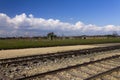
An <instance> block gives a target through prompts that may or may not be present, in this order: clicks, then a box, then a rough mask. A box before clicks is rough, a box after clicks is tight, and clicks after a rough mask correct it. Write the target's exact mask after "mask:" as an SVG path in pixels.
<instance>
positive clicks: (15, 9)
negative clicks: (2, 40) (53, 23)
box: [0, 0, 120, 32]
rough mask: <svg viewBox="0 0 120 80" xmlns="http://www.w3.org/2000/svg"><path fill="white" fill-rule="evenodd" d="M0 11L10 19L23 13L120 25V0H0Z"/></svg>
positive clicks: (68, 21)
mask: <svg viewBox="0 0 120 80" xmlns="http://www.w3.org/2000/svg"><path fill="white" fill-rule="evenodd" d="M0 13H3V14H6V15H7V16H8V17H10V18H11V19H12V18H14V17H15V16H16V15H22V14H23V13H25V15H26V16H28V15H29V14H32V15H33V16H34V18H43V19H45V20H48V19H53V20H56V19H57V20H60V22H63V23H69V24H73V25H75V24H76V23H77V22H79V21H80V22H83V23H84V24H85V25H89V24H92V25H96V26H100V27H104V26H107V25H112V26H115V28H116V26H117V27H118V26H119V25H120V22H119V21H120V0H0ZM43 32H44V31H43Z"/></svg>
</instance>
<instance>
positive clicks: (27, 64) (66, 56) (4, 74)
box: [0, 45, 120, 80]
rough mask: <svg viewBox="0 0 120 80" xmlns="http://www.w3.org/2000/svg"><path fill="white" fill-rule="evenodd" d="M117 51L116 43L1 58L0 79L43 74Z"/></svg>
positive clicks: (119, 47)
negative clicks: (113, 44)
mask: <svg viewBox="0 0 120 80" xmlns="http://www.w3.org/2000/svg"><path fill="white" fill-rule="evenodd" d="M117 50H118V51H117ZM110 51H111V52H110ZM119 51H120V45H117V46H109V47H100V48H92V49H83V50H77V51H67V52H60V53H52V54H45V55H35V56H27V57H18V58H10V59H1V60H0V72H1V74H0V80H16V79H22V78H26V77H29V76H32V75H36V74H44V73H46V72H50V71H55V70H59V69H63V68H66V67H69V66H74V65H77V64H84V63H86V62H91V61H97V60H101V59H104V58H106V57H111V56H115V55H118V52H119ZM114 52H116V53H114ZM101 55H102V56H101ZM52 80H53V79H52ZM67 80H68V79H67Z"/></svg>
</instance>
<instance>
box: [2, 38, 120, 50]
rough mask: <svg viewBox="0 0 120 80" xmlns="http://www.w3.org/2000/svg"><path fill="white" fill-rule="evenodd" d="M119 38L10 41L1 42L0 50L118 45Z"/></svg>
mask: <svg viewBox="0 0 120 80" xmlns="http://www.w3.org/2000/svg"><path fill="white" fill-rule="evenodd" d="M118 42H120V39H119V38H111V39H65V40H53V41H50V40H29V39H26V40H25V39H21V40H16V39H8V40H0V49H19V48H34V47H50V46H66V45H80V44H98V43H99V44H101V43H118Z"/></svg>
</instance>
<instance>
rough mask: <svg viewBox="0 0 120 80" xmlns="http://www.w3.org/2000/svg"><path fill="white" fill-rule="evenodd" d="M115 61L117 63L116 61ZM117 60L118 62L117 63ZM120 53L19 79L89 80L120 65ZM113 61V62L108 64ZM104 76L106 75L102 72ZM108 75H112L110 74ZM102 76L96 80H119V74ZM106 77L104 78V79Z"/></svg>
mask: <svg viewBox="0 0 120 80" xmlns="http://www.w3.org/2000/svg"><path fill="white" fill-rule="evenodd" d="M114 62H115V63H114ZM116 62H117V64H116ZM119 62H120V55H119V56H114V57H111V58H107V59H102V60H97V61H92V62H88V63H87V64H85V63H84V64H83V65H77V66H73V67H68V68H65V69H60V70H56V71H53V72H49V73H46V74H43V75H42V74H41V75H35V76H31V77H28V78H22V79H19V80H89V77H92V76H94V75H99V74H100V75H101V74H102V73H104V72H107V71H110V70H112V69H115V68H118V67H120V63H119ZM106 63H111V64H112V65H111V64H106ZM118 73H119V71H118ZM102 76H104V75H103V74H102ZM107 76H110V75H109V74H108V75H107ZM113 76H114V75H112V76H111V78H110V77H108V78H107V77H105V76H104V77H105V78H104V77H100V78H98V79H95V80H99V79H100V80H119V79H120V78H119V74H116V77H113ZM103 78H104V79H103ZM90 80H92V79H90Z"/></svg>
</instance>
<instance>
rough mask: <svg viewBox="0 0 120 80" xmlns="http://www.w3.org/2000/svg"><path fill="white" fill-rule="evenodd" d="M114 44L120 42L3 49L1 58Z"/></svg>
mask: <svg viewBox="0 0 120 80" xmlns="http://www.w3.org/2000/svg"><path fill="white" fill-rule="evenodd" d="M113 45H120V43H109V44H94V45H75V46H58V47H45V48H29V49H15V50H1V51H0V59H6V58H14V57H22V56H30V55H39V54H47V53H56V52H64V51H71V50H80V49H87V48H95V47H106V46H113Z"/></svg>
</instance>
